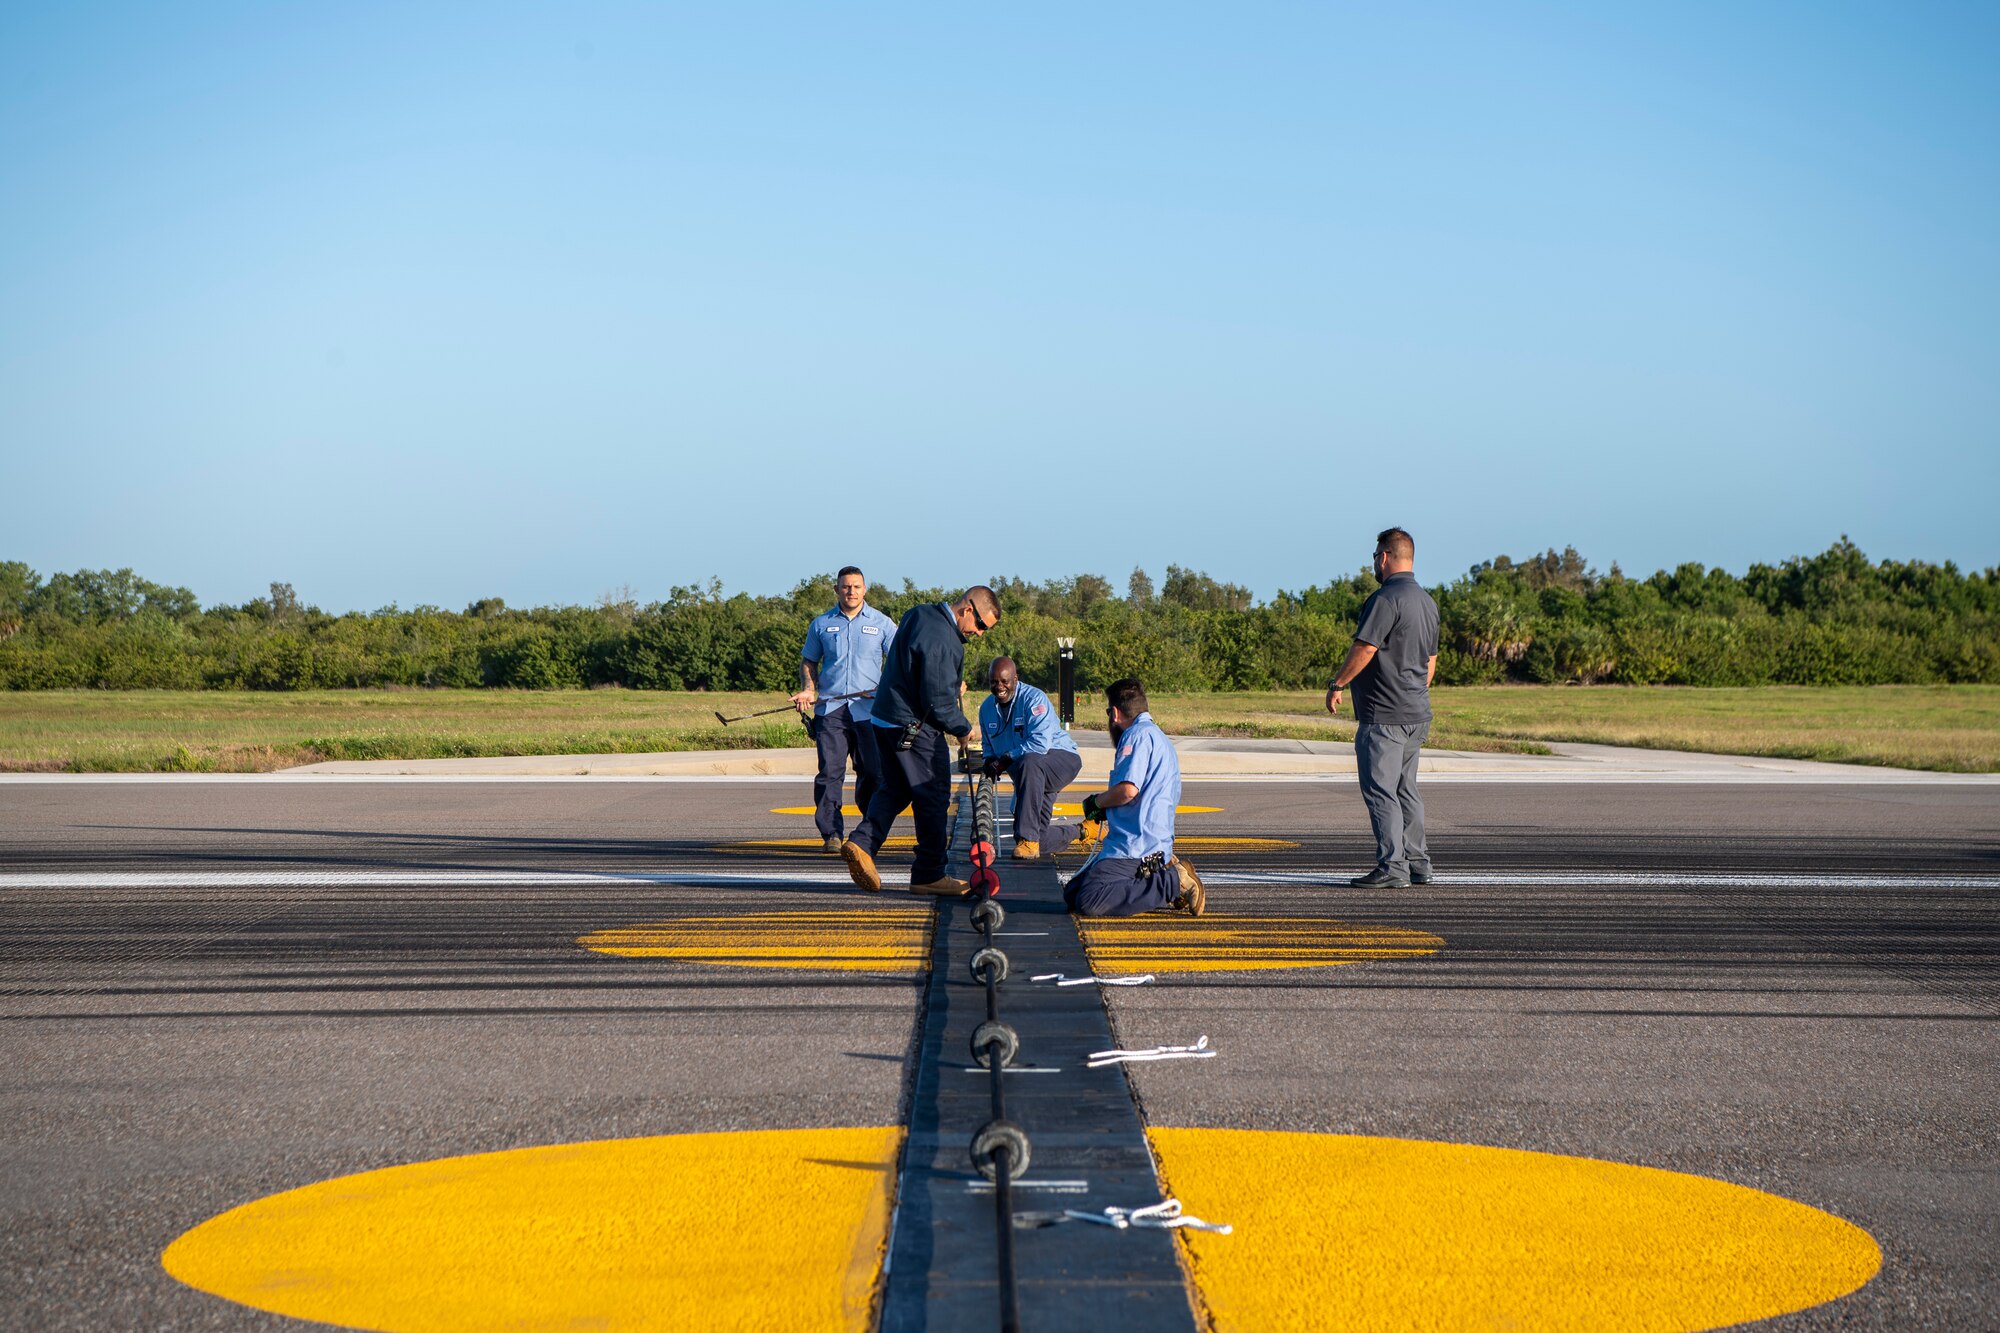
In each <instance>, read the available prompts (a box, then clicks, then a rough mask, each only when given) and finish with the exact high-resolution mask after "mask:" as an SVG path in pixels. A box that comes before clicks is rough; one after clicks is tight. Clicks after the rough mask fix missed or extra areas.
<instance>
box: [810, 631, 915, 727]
mask: <svg viewBox="0 0 2000 1333" xmlns="http://www.w3.org/2000/svg"><path fill="white" fill-rule="evenodd" d="M895 638H896V622H895V621H893V620H891V619H889V617H887V616H885V615H883V614H882V613H881V612H880V611H877V610H876V609H875V608H874V607H872V606H870V605H868V603H866V602H863V603H862V604H861V609H860V610H859V611H856V612H855V613H854V614H853V616H851V617H850V616H847V615H845V614H843V613H842V611H841V609H840V608H839V607H837V606H836V607H834V608H833V610H831V611H829V612H827V613H826V614H825V615H823V616H815V617H813V623H812V627H811V628H810V629H808V630H807V631H806V646H805V648H804V649H803V650H802V651H801V652H800V653H799V660H801V661H804V662H814V663H817V664H818V666H819V702H818V703H816V704H814V705H813V712H814V713H815V714H816V715H818V716H820V717H825V716H826V715H827V714H828V713H838V712H839V711H840V710H841V709H843V708H850V707H851V708H852V709H853V710H854V711H853V714H852V716H853V718H854V720H855V721H856V722H866V721H868V720H869V719H870V718H871V717H873V716H874V713H873V711H872V710H871V709H870V708H869V706H868V705H869V701H868V700H866V699H844V700H842V701H841V702H839V703H828V702H827V700H828V699H830V698H832V697H833V696H834V695H836V694H852V693H854V692H855V691H856V690H872V689H874V688H875V687H876V686H877V685H879V684H881V683H882V663H883V662H884V661H885V660H886V659H887V658H888V656H889V645H890V644H891V643H893V642H894V641H895Z"/></svg>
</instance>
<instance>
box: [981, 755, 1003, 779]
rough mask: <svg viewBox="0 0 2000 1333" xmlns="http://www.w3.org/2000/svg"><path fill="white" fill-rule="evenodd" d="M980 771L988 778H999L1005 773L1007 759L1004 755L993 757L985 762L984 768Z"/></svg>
mask: <svg viewBox="0 0 2000 1333" xmlns="http://www.w3.org/2000/svg"><path fill="white" fill-rule="evenodd" d="M981 771H982V772H984V773H985V774H986V776H987V777H989V778H997V777H999V776H1000V775H1001V774H1002V773H1005V772H1006V771H1007V757H1006V756H1005V755H998V754H996V755H994V756H993V757H992V758H991V759H988V760H987V761H986V767H985V768H984V769H983V770H981Z"/></svg>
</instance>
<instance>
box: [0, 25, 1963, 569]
mask: <svg viewBox="0 0 2000 1333" xmlns="http://www.w3.org/2000/svg"><path fill="white" fill-rule="evenodd" d="M1996 39H2000V8H1996V7H1994V6H1991V5H1985V4H1977V3H1967V4H1949V5H1946V4H1912V3H1895V4H1888V3H1884V4H1872V5H1871V4H1836V5H1827V4H1823V3H1800V4H1737V3H1714V4H1662V5H1658V6H1652V7H1637V6H1627V5H1613V6H1606V5H1596V4H1591V5H1582V4H1579V5H1576V6H1572V7H1562V6H1496V5H1483V4H1466V5H1412V6H1365V7H1363V6H1355V7H1345V6H1337V5H1331V4H1297V5H1260V4H1232V5H1216V4H1168V3H1158V2H1156V0H1149V2H1148V3H1143V4H1139V3H1133V4H1095V3H1093V4H1087V5H1073V4H1066V5H1025V6H1024V5H954V4H935V3H926V4H911V5H902V6H889V5H825V4H800V5H777V4H730V5H702V6H655V5H637V4H635V5H629V6H628V5H602V4H600V5H588V4H584V5H564V6H527V5H518V6H510V5H495V4H479V5H471V4H467V5H463V6H416V5H402V4H395V5H387V4H385V5H369V4H340V5H292V4H280V5H274V4H264V3H243V4H235V5H217V4H198V3H189V4H147V5H131V6H121V5H91V4H76V5H62V6H56V5H10V6H6V7H5V9H4V11H0V458H4V461H3V462H0V489H4V492H5V495H4V501H0V559H21V560H26V561H28V562H29V563H30V564H32V565H33V566H35V567H36V568H37V569H39V570H41V571H42V572H43V573H44V574H47V573H50V572H53V571H55V570H58V569H74V568H78V567H81V566H90V567H98V566H121V565H131V566H133V567H135V568H137V569H138V570H139V571H140V572H141V573H143V574H145V575H146V576H148V577H150V578H153V579H156V580H160V581H163V582H169V583H176V584H186V585H188V586H191V587H193V588H194V589H195V590H196V592H197V593H199V594H200V595H201V596H202V598H203V599H204V600H205V601H211V602H213V601H222V600H228V601H240V600H243V599H246V598H248V597H251V596H254V595H258V594H260V593H261V592H262V590H263V587H264V585H265V584H267V583H269V582H270V581H271V580H273V579H282V580H286V581H289V582H291V583H293V584H294V585H296V587H297V589H298V591H299V594H300V596H301V597H302V598H304V599H306V600H308V601H312V602H316V603H319V604H320V605H322V606H325V607H328V608H329V609H347V608H351V607H358V608H371V607H375V606H379V605H382V604H385V603H388V602H391V601H395V602H400V603H401V604H403V605H405V606H408V605H413V604H416V603H420V602H433V603H437V604H441V605H445V606H454V607H455V606H460V605H463V604H464V603H466V602H469V601H471V600H472V599H474V598H476V597H481V596H501V597H504V598H506V600H507V601H508V602H509V603H510V604H514V605H524V604H536V603H560V602H585V603H587V602H590V601H592V600H594V599H595V598H596V597H597V596H598V595H599V594H600V593H602V592H605V591H606V590H609V589H612V588H616V587H619V586H620V585H630V586H632V587H633V588H634V589H636V590H637V592H638V593H639V594H640V596H641V597H642V598H643V599H651V598H655V597H659V596H663V595H664V594H665V593H666V592H667V590H668V589H669V587H670V586H671V585H673V584H676V583H687V582H694V581H698V580H702V579H705V578H707V577H708V576H709V575H718V576H720V577H721V578H722V579H723V581H724V582H725V584H727V585H728V586H729V587H731V588H732V589H747V590H750V591H760V592H761V591H780V590H782V589H783V588H785V587H787V586H789V585H790V584H791V582H792V581H794V580H795V579H797V578H799V577H801V576H803V575H805V574H807V573H810V572H813V571H817V570H830V569H832V568H833V567H835V566H837V565H840V564H843V563H847V562H854V563H858V564H861V565H863V566H865V567H866V568H867V569H868V570H869V572H870V573H871V574H873V575H875V576H877V577H878V578H882V577H888V578H900V577H902V576H905V575H908V576H910V577H913V578H915V579H916V580H918V581H919V582H921V583H943V584H957V583H965V582H969V581H972V580H974V579H978V578H982V577H985V576H987V575H990V574H996V573H1014V574H1021V575H1025V576H1028V577H1031V578H1038V579H1039V578H1046V577H1051V576H1057V575H1067V574H1072V573H1077V572H1082V571H1094V572H1100V573H1104V574H1106V575H1109V576H1110V577H1111V578H1113V579H1114V580H1115V581H1116V582H1118V583H1119V584H1120V585H1121V586H1122V584H1123V581H1124V578H1125V575H1126V573H1127V572H1128V571H1129V570H1130V569H1131V568H1132V566H1133V565H1135V564H1139V565H1144V566H1146V567H1147V568H1148V569H1150V570H1151V571H1152V572H1153V574H1154V576H1155V577H1156V578H1157V577H1158V576H1159V575H1160V573H1161V572H1162V570H1163V568H1164V566H1165V565H1166V564H1167V562H1169V561H1174V562H1177V563H1181V564H1186V565H1190V566H1194V567H1198V568H1205V569H1207V570H1208V571H1209V572H1211V573H1213V574H1215V575H1216V576H1218V577H1222V578H1229V579H1233V580H1236V581H1238V582H1243V583H1247V584H1249V585H1251V586H1252V587H1253V588H1255V589H1256V590H1257V592H1258V593H1259V594H1260V595H1267V596H1268V595H1269V594H1270V593H1271V592H1273V591H1275V590H1276V589H1277V588H1279V587H1293V588H1296V587H1301V586H1304V585H1306V584H1310V583H1317V582H1323V581H1325V580H1326V579H1327V578H1328V577H1330V576H1333V575H1336V574H1339V573H1342V572H1346V571H1351V570H1353V569H1355V568H1357V567H1358V566H1359V565H1361V564H1362V563H1363V562H1364V561H1365V560H1366V558H1367V555H1368V552H1369V549H1370V546H1371V544H1372V538H1373V534H1374V532H1375V530H1376V529H1377V528H1379V527H1381V526H1384V525H1386V524H1388V523H1392V522H1396V523H1402V524H1404V525H1405V526H1407V527H1409V528H1411V529H1412V530H1413V531H1414V532H1415V533H1416V535H1417V538H1418V561H1419V566H1418V568H1419V573H1420V575H1422V576H1424V577H1426V578H1427V579H1443V578H1447V577H1449V576H1452V575H1454V574H1456V573H1458V572H1460V571H1462V570H1463V568H1464V567H1465V566H1467V565H1469V564H1471V563H1472V562H1474V561H1475V560H1478V559H1481V558H1484V557H1488V556H1491V555H1493V554H1495V553H1497V552H1502V551H1504V552H1508V553H1511V554H1515V555H1525V554H1528V553H1530V552H1532V551H1535V550H1539V549H1541V548H1543V547H1547V546H1550V545H1554V546H1558V547H1560V546H1562V545H1563V544H1565V543H1574V544H1575V545H1576V546H1577V547H1579V548H1580V549H1581V550H1582V551H1583V552H1584V554H1585V555H1586V556H1588V557H1590V559H1591V560H1592V561H1593V562H1594V563H1596V564H1597V565H1599V566H1600V567H1604V566H1607V565H1608V564H1609V563H1610V562H1611V561H1613V560H1617V561H1618V562H1620V563H1621V564H1622V565H1623V566H1624V567H1625V568H1626V569H1627V570H1628V571H1639V572H1648V571H1650V570H1652V569H1654V568H1656V567H1659V566H1662V565H1672V564H1675V563H1678V562H1680V561H1683V560H1701V561H1703V562H1705V563H1708V564H1723V565H1726V566H1728V567H1730V568H1734V569H1739V570H1740V569H1741V568H1742V567H1743V566H1744V565H1746V564H1747V563H1749V562H1750V561H1752V560H1779V559H1783V558H1784V557H1786V556H1788V555H1792V554H1798V553H1805V552H1811V551H1817V550H1820V549H1823V548H1824V547H1825V546H1826V545H1828V544H1829V543H1830V542H1832V541H1833V540H1834V539H1835V538H1836V537H1837V536H1838V535H1839V534H1840V533H1841V532H1843V531H1844V532H1847V533H1850V534H1852V535H1853V537H1854V538H1855V540H1856V541H1858V542H1859V543H1860V544H1861V545H1862V547H1863V548H1864V549H1865V550H1867V551H1868V552H1869V553H1870V554H1871V555H1874V556H1877V557H1881V556H1896V557H1922V558H1927V559H1934V560H1943V559H1955V560H1957V561H1958V562H1959V563H1960V564H1961V565H1966V566H1974V567H1982V568H1983V567H1985V566H1988V565H1992V564H1995V563H2000V520H1996V518H1995V512H1994V497H1995V495H1996V494H2000V461H1996V460H2000V430H1997V429H1996V428H2000V356H1996V351H2000V322H1997V321H1996V314H1995V312H1996V310H2000V262H1996V242H1995V238H1996V237H2000V149H1997V148H1996V145H2000V79H1996V78H1995V77H1994V73H1993V69H1994V66H1993V61H1994V53H1995V51H1996V50H2000V40H1996Z"/></svg>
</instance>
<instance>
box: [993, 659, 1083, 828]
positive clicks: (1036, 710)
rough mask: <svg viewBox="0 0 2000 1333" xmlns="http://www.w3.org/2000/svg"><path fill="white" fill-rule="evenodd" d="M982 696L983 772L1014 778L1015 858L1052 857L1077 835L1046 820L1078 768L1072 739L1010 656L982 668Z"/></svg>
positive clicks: (1080, 765)
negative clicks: (984, 690)
mask: <svg viewBox="0 0 2000 1333" xmlns="http://www.w3.org/2000/svg"><path fill="white" fill-rule="evenodd" d="M986 690H987V694H986V698H985V700H984V701H983V702H982V703H981V704H980V705H979V735H980V738H981V744H982V746H983V748H984V750H985V752H986V776H987V777H989V778H998V777H999V776H1000V775H1001V774H1002V773H1005V774H1007V775H1008V776H1009V777H1011V778H1013V780H1014V857H1015V859H1016V860H1021V861H1032V860H1034V859H1035V858H1036V857H1039V856H1044V855H1046V856H1054V855H1055V854H1056V853H1057V852H1060V851H1061V850H1062V849H1063V848H1065V847H1067V846H1069V845H1070V844H1071V843H1073V842H1075V841H1076V840H1077V839H1078V838H1079V837H1085V838H1087V837H1088V835H1087V834H1086V833H1085V831H1084V829H1083V828H1082V827H1080V826H1078V825H1075V824H1055V825H1051V824H1050V823H1049V815H1050V814H1051V813H1053V812H1054V810H1055V803H1056V793H1057V792H1059V791H1061V790H1062V789H1063V788H1064V787H1066V786H1068V785H1069V783H1070V782H1071V781H1072V780H1073V779H1074V778H1075V777H1076V775H1077V774H1078V773H1079V772H1081V771H1082V769H1083V757H1082V756H1081V755H1079V754H1078V753H1077V752H1076V742H1075V741H1074V740H1071V739H1070V734H1069V732H1068V731H1066V730H1065V729H1064V728H1063V724H1062V722H1061V721H1060V720H1059V719H1058V718H1057V717H1056V707H1055V705H1054V704H1052V703H1050V702H1049V696H1048V695H1046V694H1043V693H1042V692H1041V691H1040V690H1038V689H1036V688H1035V687H1034V686H1032V685H1030V684H1028V683H1027V682H1026V681H1024V680H1022V679H1021V671H1020V668H1019V667H1018V666H1016V665H1015V664H1014V659H1013V658H1011V657H1000V658H995V659H994V661H993V665H991V666H989V667H988V668H986Z"/></svg>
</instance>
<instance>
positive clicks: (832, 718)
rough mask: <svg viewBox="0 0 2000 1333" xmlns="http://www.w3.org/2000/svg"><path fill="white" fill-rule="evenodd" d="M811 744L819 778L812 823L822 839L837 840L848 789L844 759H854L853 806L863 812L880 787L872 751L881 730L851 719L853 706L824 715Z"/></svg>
mask: <svg viewBox="0 0 2000 1333" xmlns="http://www.w3.org/2000/svg"><path fill="white" fill-rule="evenodd" d="M815 730H816V732H817V733H818V734H817V735H816V736H814V738H813V744H814V746H816V747H817V748H818V750H819V776H818V777H816V778H814V779H813V823H814V825H816V826H817V827H818V829H819V836H820V837H822V838H837V837H839V836H841V831H842V830H843V829H844V828H846V824H845V823H844V822H843V821H842V820H841V817H840V807H841V806H842V805H843V804H845V802H843V801H842V800H841V799H840V798H841V794H842V792H843V791H844V790H845V789H846V787H847V758H848V756H849V755H853V756H854V806H855V808H856V809H857V810H861V811H863V812H864V813H865V812H866V811H867V809H868V803H869V802H870V801H872V800H874V799H875V788H876V787H878V786H880V785H881V782H880V780H879V778H878V776H877V775H878V774H879V773H881V771H882V760H881V756H880V755H879V754H878V753H877V752H876V749H875V737H874V735H873V733H874V732H877V731H880V730H881V728H880V727H878V726H876V725H875V724H874V723H873V722H870V721H868V720H867V719H866V718H857V717H855V716H854V710H853V708H852V707H844V708H840V709H836V710H834V711H832V712H829V713H826V714H825V715H824V716H822V717H821V718H820V719H819V723H818V726H817V727H816V728H815Z"/></svg>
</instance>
